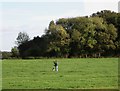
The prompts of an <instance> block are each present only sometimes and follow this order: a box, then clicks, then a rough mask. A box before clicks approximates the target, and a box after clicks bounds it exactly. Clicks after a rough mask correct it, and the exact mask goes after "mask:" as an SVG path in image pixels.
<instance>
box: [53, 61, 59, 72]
mask: <svg viewBox="0 0 120 91" xmlns="http://www.w3.org/2000/svg"><path fill="white" fill-rule="evenodd" d="M54 70H55V71H58V62H57V60H55V61H54V68H53V71H54Z"/></svg>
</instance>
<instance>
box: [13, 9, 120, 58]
mask: <svg viewBox="0 0 120 91" xmlns="http://www.w3.org/2000/svg"><path fill="white" fill-rule="evenodd" d="M16 42H17V44H18V47H17V48H13V49H12V52H14V51H15V50H18V51H19V52H18V51H17V52H16V53H17V57H18V56H19V57H22V58H29V57H36V58H37V57H66V58H67V57H86V58H87V57H111V56H120V13H116V12H112V11H110V10H103V11H100V12H97V13H93V14H92V15H91V16H90V17H88V16H84V17H74V18H60V19H58V20H57V21H51V22H50V23H49V27H48V28H47V29H45V34H44V35H42V36H41V37H39V36H37V37H34V38H33V39H32V40H30V39H29V36H28V35H27V34H26V33H21V32H20V33H19V34H18V37H17V41H16ZM14 55H16V54H14Z"/></svg>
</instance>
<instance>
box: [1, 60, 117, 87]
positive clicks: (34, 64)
mask: <svg viewBox="0 0 120 91" xmlns="http://www.w3.org/2000/svg"><path fill="white" fill-rule="evenodd" d="M57 60H58V62H59V72H53V71H52V67H53V61H54V59H29V60H22V59H15V60H13V59H9V60H3V61H2V88H3V89H28V88H29V89H83V88H85V89H91V88H92V89H116V88H118V58H71V59H57Z"/></svg>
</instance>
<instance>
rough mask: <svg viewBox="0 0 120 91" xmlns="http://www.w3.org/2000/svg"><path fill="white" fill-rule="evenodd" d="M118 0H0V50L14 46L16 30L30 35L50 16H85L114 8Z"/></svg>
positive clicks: (37, 33)
mask: <svg viewBox="0 0 120 91" xmlns="http://www.w3.org/2000/svg"><path fill="white" fill-rule="evenodd" d="M118 1H119V0H100V1H97V0H61V1H60V0H49V1H48V0H34V1H33V0H29V1H28V0H18V1H16V0H9V1H8V0H1V1H0V50H1V51H10V50H11V48H12V47H14V46H16V44H15V41H16V38H17V36H18V33H19V32H26V33H28V35H29V36H30V38H31V39H32V38H33V37H35V36H41V35H43V34H44V30H45V28H47V27H48V25H49V22H50V21H51V20H54V21H56V20H58V19H59V18H70V17H77V16H86V15H91V14H92V13H96V12H97V11H101V10H111V11H115V12H118Z"/></svg>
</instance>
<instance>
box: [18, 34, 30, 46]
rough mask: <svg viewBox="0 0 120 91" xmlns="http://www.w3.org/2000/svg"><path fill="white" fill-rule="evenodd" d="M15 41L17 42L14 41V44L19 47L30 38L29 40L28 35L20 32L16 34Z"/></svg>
mask: <svg viewBox="0 0 120 91" xmlns="http://www.w3.org/2000/svg"><path fill="white" fill-rule="evenodd" d="M16 40H17V41H16V44H17V45H18V46H19V45H21V44H23V43H25V42H27V41H29V40H30V38H29V35H28V34H27V33H25V32H20V33H19V34H18V37H17V38H16Z"/></svg>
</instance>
